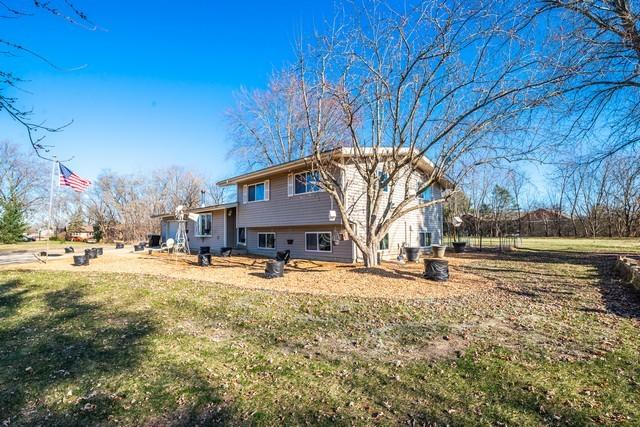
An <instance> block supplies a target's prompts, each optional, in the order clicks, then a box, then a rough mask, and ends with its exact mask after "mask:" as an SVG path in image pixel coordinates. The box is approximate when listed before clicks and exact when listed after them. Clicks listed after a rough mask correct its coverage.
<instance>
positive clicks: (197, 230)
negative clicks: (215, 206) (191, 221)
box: [195, 213, 213, 237]
mask: <svg viewBox="0 0 640 427" xmlns="http://www.w3.org/2000/svg"><path fill="white" fill-rule="evenodd" d="M203 216H210V217H211V232H210V233H209V234H200V233H199V231H200V217H203ZM211 236H213V213H201V214H198V221H196V234H195V237H211Z"/></svg>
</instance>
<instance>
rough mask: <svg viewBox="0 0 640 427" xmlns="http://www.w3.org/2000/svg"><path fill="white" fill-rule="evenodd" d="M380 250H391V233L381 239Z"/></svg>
mask: <svg viewBox="0 0 640 427" xmlns="http://www.w3.org/2000/svg"><path fill="white" fill-rule="evenodd" d="M380 250H381V251H387V250H389V233H387V234H385V235H384V237H383V238H382V240H380Z"/></svg>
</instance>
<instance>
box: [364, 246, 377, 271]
mask: <svg viewBox="0 0 640 427" xmlns="http://www.w3.org/2000/svg"><path fill="white" fill-rule="evenodd" d="M362 257H363V259H364V266H365V267H367V268H370V267H376V266H377V265H378V245H377V244H370V245H369V246H368V248H367V251H366V252H364V251H363V252H362Z"/></svg>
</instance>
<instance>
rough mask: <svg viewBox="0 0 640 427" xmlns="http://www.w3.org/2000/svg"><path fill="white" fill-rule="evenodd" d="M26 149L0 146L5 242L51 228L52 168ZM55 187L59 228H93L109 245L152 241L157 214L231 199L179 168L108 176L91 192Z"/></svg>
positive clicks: (210, 183) (55, 221)
mask: <svg viewBox="0 0 640 427" xmlns="http://www.w3.org/2000/svg"><path fill="white" fill-rule="evenodd" d="M21 148H23V147H20V146H18V145H15V144H11V143H9V142H3V143H0V236H4V234H6V235H7V237H6V238H4V239H3V240H4V241H5V242H9V241H15V240H17V239H19V238H20V237H21V236H22V235H23V234H25V233H26V232H27V231H29V229H31V231H33V232H35V233H37V232H38V231H39V230H45V229H46V228H47V222H48V204H49V184H50V181H49V180H50V178H51V175H50V174H51V165H50V163H49V162H45V161H43V160H41V159H39V158H37V157H36V156H35V154H34V153H33V152H32V151H27V150H24V149H21ZM167 171H169V172H167ZM57 177H58V175H57V173H56V175H55V179H56V180H57ZM54 188H55V190H54V199H53V200H54V204H53V209H52V226H53V228H54V229H55V230H57V231H60V230H65V229H66V230H67V231H68V232H73V231H79V229H80V228H81V227H87V226H89V227H92V228H93V230H94V232H95V233H96V235H97V237H100V238H102V239H103V240H106V241H113V240H125V241H139V240H146V236H147V234H149V233H157V232H158V231H159V220H158V219H157V218H153V216H154V215H157V214H161V213H173V212H174V211H175V209H176V207H177V206H179V205H183V206H185V207H186V208H194V207H198V206H199V205H200V203H201V202H202V201H204V203H206V204H217V203H222V202H223V200H224V198H225V196H226V194H225V192H224V191H223V189H221V188H219V187H217V186H216V185H215V184H214V183H213V180H212V179H210V178H208V177H206V176H205V175H204V174H196V173H194V172H191V171H187V170H185V169H184V168H182V167H177V166H176V167H170V168H167V169H162V170H156V171H152V172H150V173H148V174H144V175H132V174H118V173H115V172H112V171H103V172H102V173H101V174H100V175H99V176H98V177H97V179H96V180H95V181H94V182H93V183H92V185H91V186H90V187H89V189H88V190H87V191H86V192H85V193H76V192H74V191H72V190H71V189H69V188H67V187H57V182H56V185H55V187H54ZM202 192H204V194H203V193H202ZM203 196H204V199H203V200H202V199H201V198H202V197H203ZM5 216H6V217H7V223H8V221H9V219H10V218H11V219H12V224H13V225H11V226H10V227H4V228H7V229H10V230H11V232H8V231H7V232H6V233H4V234H3V232H2V231H1V230H3V229H4V228H3V226H2V224H3V220H2V218H4V217H5ZM16 217H18V218H19V221H18V222H19V224H20V225H19V226H17V225H15V224H17V223H16V220H15V218H16ZM9 236H10V237H9Z"/></svg>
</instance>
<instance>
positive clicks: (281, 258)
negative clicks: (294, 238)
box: [276, 249, 291, 264]
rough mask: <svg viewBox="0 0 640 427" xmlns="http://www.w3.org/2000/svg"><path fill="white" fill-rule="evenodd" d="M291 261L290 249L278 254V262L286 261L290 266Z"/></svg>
mask: <svg viewBox="0 0 640 427" xmlns="http://www.w3.org/2000/svg"><path fill="white" fill-rule="evenodd" d="M290 259H291V251H290V250H289V249H287V250H285V251H278V252H276V261H284V263H285V264H289V260H290Z"/></svg>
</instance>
